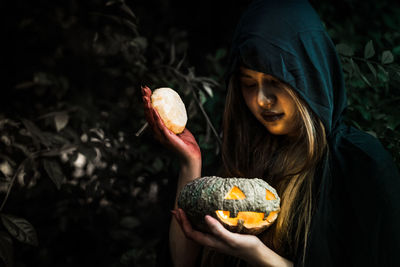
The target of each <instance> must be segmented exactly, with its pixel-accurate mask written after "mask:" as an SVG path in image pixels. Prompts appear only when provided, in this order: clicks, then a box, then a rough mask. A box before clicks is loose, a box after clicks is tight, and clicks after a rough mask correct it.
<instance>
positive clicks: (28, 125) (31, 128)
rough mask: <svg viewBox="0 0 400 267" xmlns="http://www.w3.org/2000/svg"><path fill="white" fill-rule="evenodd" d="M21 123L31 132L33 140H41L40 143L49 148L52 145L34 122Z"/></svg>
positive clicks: (24, 121) (24, 120)
mask: <svg viewBox="0 0 400 267" xmlns="http://www.w3.org/2000/svg"><path fill="white" fill-rule="evenodd" d="M21 121H22V123H23V124H24V126H25V128H26V129H27V130H28V131H29V132H30V134H31V136H32V138H34V139H35V140H36V139H39V140H40V142H41V143H42V144H43V145H45V146H47V147H49V146H50V145H51V144H50V142H49V141H48V140H47V139H46V138H45V136H44V135H43V133H42V131H41V130H40V129H39V128H38V127H37V126H36V125H35V124H34V123H33V122H31V121H29V120H26V119H22V120H21Z"/></svg>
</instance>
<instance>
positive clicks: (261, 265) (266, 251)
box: [249, 244, 293, 267]
mask: <svg viewBox="0 0 400 267" xmlns="http://www.w3.org/2000/svg"><path fill="white" fill-rule="evenodd" d="M249 263H250V264H251V265H252V266H253V267H293V263H292V262H291V261H289V260H287V259H285V258H284V257H282V256H280V255H279V254H277V253H276V252H274V251H273V250H271V249H270V248H268V247H267V246H265V245H264V244H262V245H260V246H258V247H257V249H256V250H255V253H254V258H252V260H251V262H249Z"/></svg>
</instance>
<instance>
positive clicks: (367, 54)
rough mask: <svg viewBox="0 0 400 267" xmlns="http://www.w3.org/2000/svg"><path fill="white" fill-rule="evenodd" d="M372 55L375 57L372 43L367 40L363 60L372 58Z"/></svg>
mask: <svg viewBox="0 0 400 267" xmlns="http://www.w3.org/2000/svg"><path fill="white" fill-rule="evenodd" d="M374 55H375V49H374V44H373V43H372V40H369V42H368V43H367V44H366V45H365V48H364V58H365V59H368V58H371V57H373V56H374Z"/></svg>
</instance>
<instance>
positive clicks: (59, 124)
mask: <svg viewBox="0 0 400 267" xmlns="http://www.w3.org/2000/svg"><path fill="white" fill-rule="evenodd" d="M68 120H69V116H68V114H67V113H66V112H60V113H57V115H55V116H54V123H55V125H56V130H57V132H59V131H61V130H62V129H64V128H65V126H67V124H68Z"/></svg>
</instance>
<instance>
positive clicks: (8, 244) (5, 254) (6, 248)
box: [0, 231, 14, 267]
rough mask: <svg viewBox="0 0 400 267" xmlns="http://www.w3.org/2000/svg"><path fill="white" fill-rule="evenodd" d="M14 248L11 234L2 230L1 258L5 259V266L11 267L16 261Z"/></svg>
mask: <svg viewBox="0 0 400 267" xmlns="http://www.w3.org/2000/svg"><path fill="white" fill-rule="evenodd" d="M13 253H14V248H13V244H12V239H11V236H10V235H9V234H8V233H7V232H4V231H1V232H0V258H1V259H2V260H3V262H4V264H5V267H11V266H12V265H13V261H14V255H13Z"/></svg>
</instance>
